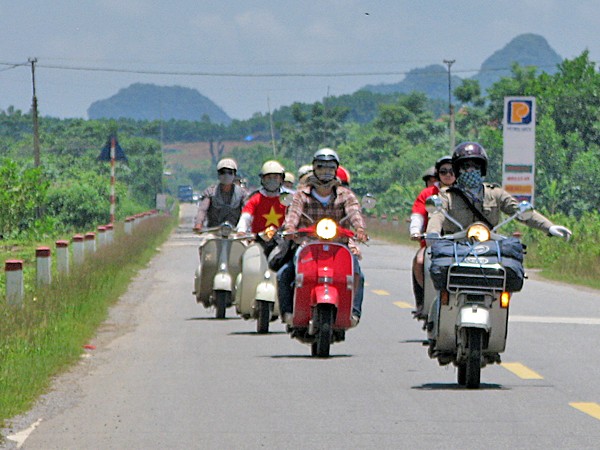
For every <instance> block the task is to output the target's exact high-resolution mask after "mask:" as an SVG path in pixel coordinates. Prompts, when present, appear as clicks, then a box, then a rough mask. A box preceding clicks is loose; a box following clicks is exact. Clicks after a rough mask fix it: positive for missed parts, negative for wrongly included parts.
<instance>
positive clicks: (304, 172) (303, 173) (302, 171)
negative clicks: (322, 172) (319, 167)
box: [298, 164, 313, 188]
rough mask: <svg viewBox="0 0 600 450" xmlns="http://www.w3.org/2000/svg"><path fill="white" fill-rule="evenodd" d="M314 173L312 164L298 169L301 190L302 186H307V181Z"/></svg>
mask: <svg viewBox="0 0 600 450" xmlns="http://www.w3.org/2000/svg"><path fill="white" fill-rule="evenodd" d="M312 173H313V166H312V164H305V165H304V166H302V167H300V168H299V169H298V188H300V186H304V185H306V180H308V177H310V176H311V175H312Z"/></svg>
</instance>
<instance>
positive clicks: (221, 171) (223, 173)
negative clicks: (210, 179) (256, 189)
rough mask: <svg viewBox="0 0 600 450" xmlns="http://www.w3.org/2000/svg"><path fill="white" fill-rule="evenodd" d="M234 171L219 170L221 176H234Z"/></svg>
mask: <svg viewBox="0 0 600 450" xmlns="http://www.w3.org/2000/svg"><path fill="white" fill-rule="evenodd" d="M233 173H234V171H233V170H231V169H221V170H219V175H233Z"/></svg>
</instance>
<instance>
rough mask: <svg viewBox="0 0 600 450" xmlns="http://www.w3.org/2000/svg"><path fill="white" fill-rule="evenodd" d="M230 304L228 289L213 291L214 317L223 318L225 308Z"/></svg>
mask: <svg viewBox="0 0 600 450" xmlns="http://www.w3.org/2000/svg"><path fill="white" fill-rule="evenodd" d="M229 304H231V292H229V291H215V307H216V309H217V312H216V314H215V318H217V319H224V318H225V310H226V309H227V305H229Z"/></svg>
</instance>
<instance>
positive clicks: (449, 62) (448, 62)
mask: <svg viewBox="0 0 600 450" xmlns="http://www.w3.org/2000/svg"><path fill="white" fill-rule="evenodd" d="M455 61H456V60H455V59H445V60H444V64H446V65H447V66H448V114H449V116H450V152H452V151H453V150H454V145H455V143H454V105H453V104H452V71H451V67H452V64H454V62H455Z"/></svg>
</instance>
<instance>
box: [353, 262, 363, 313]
mask: <svg viewBox="0 0 600 450" xmlns="http://www.w3.org/2000/svg"><path fill="white" fill-rule="evenodd" d="M352 257H353V258H354V299H353V301H352V315H353V316H356V318H357V319H360V316H361V314H362V302H363V298H364V295H365V275H364V273H363V271H362V269H361V268H360V263H359V261H358V258H357V257H356V255H352ZM357 322H358V321H357Z"/></svg>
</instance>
